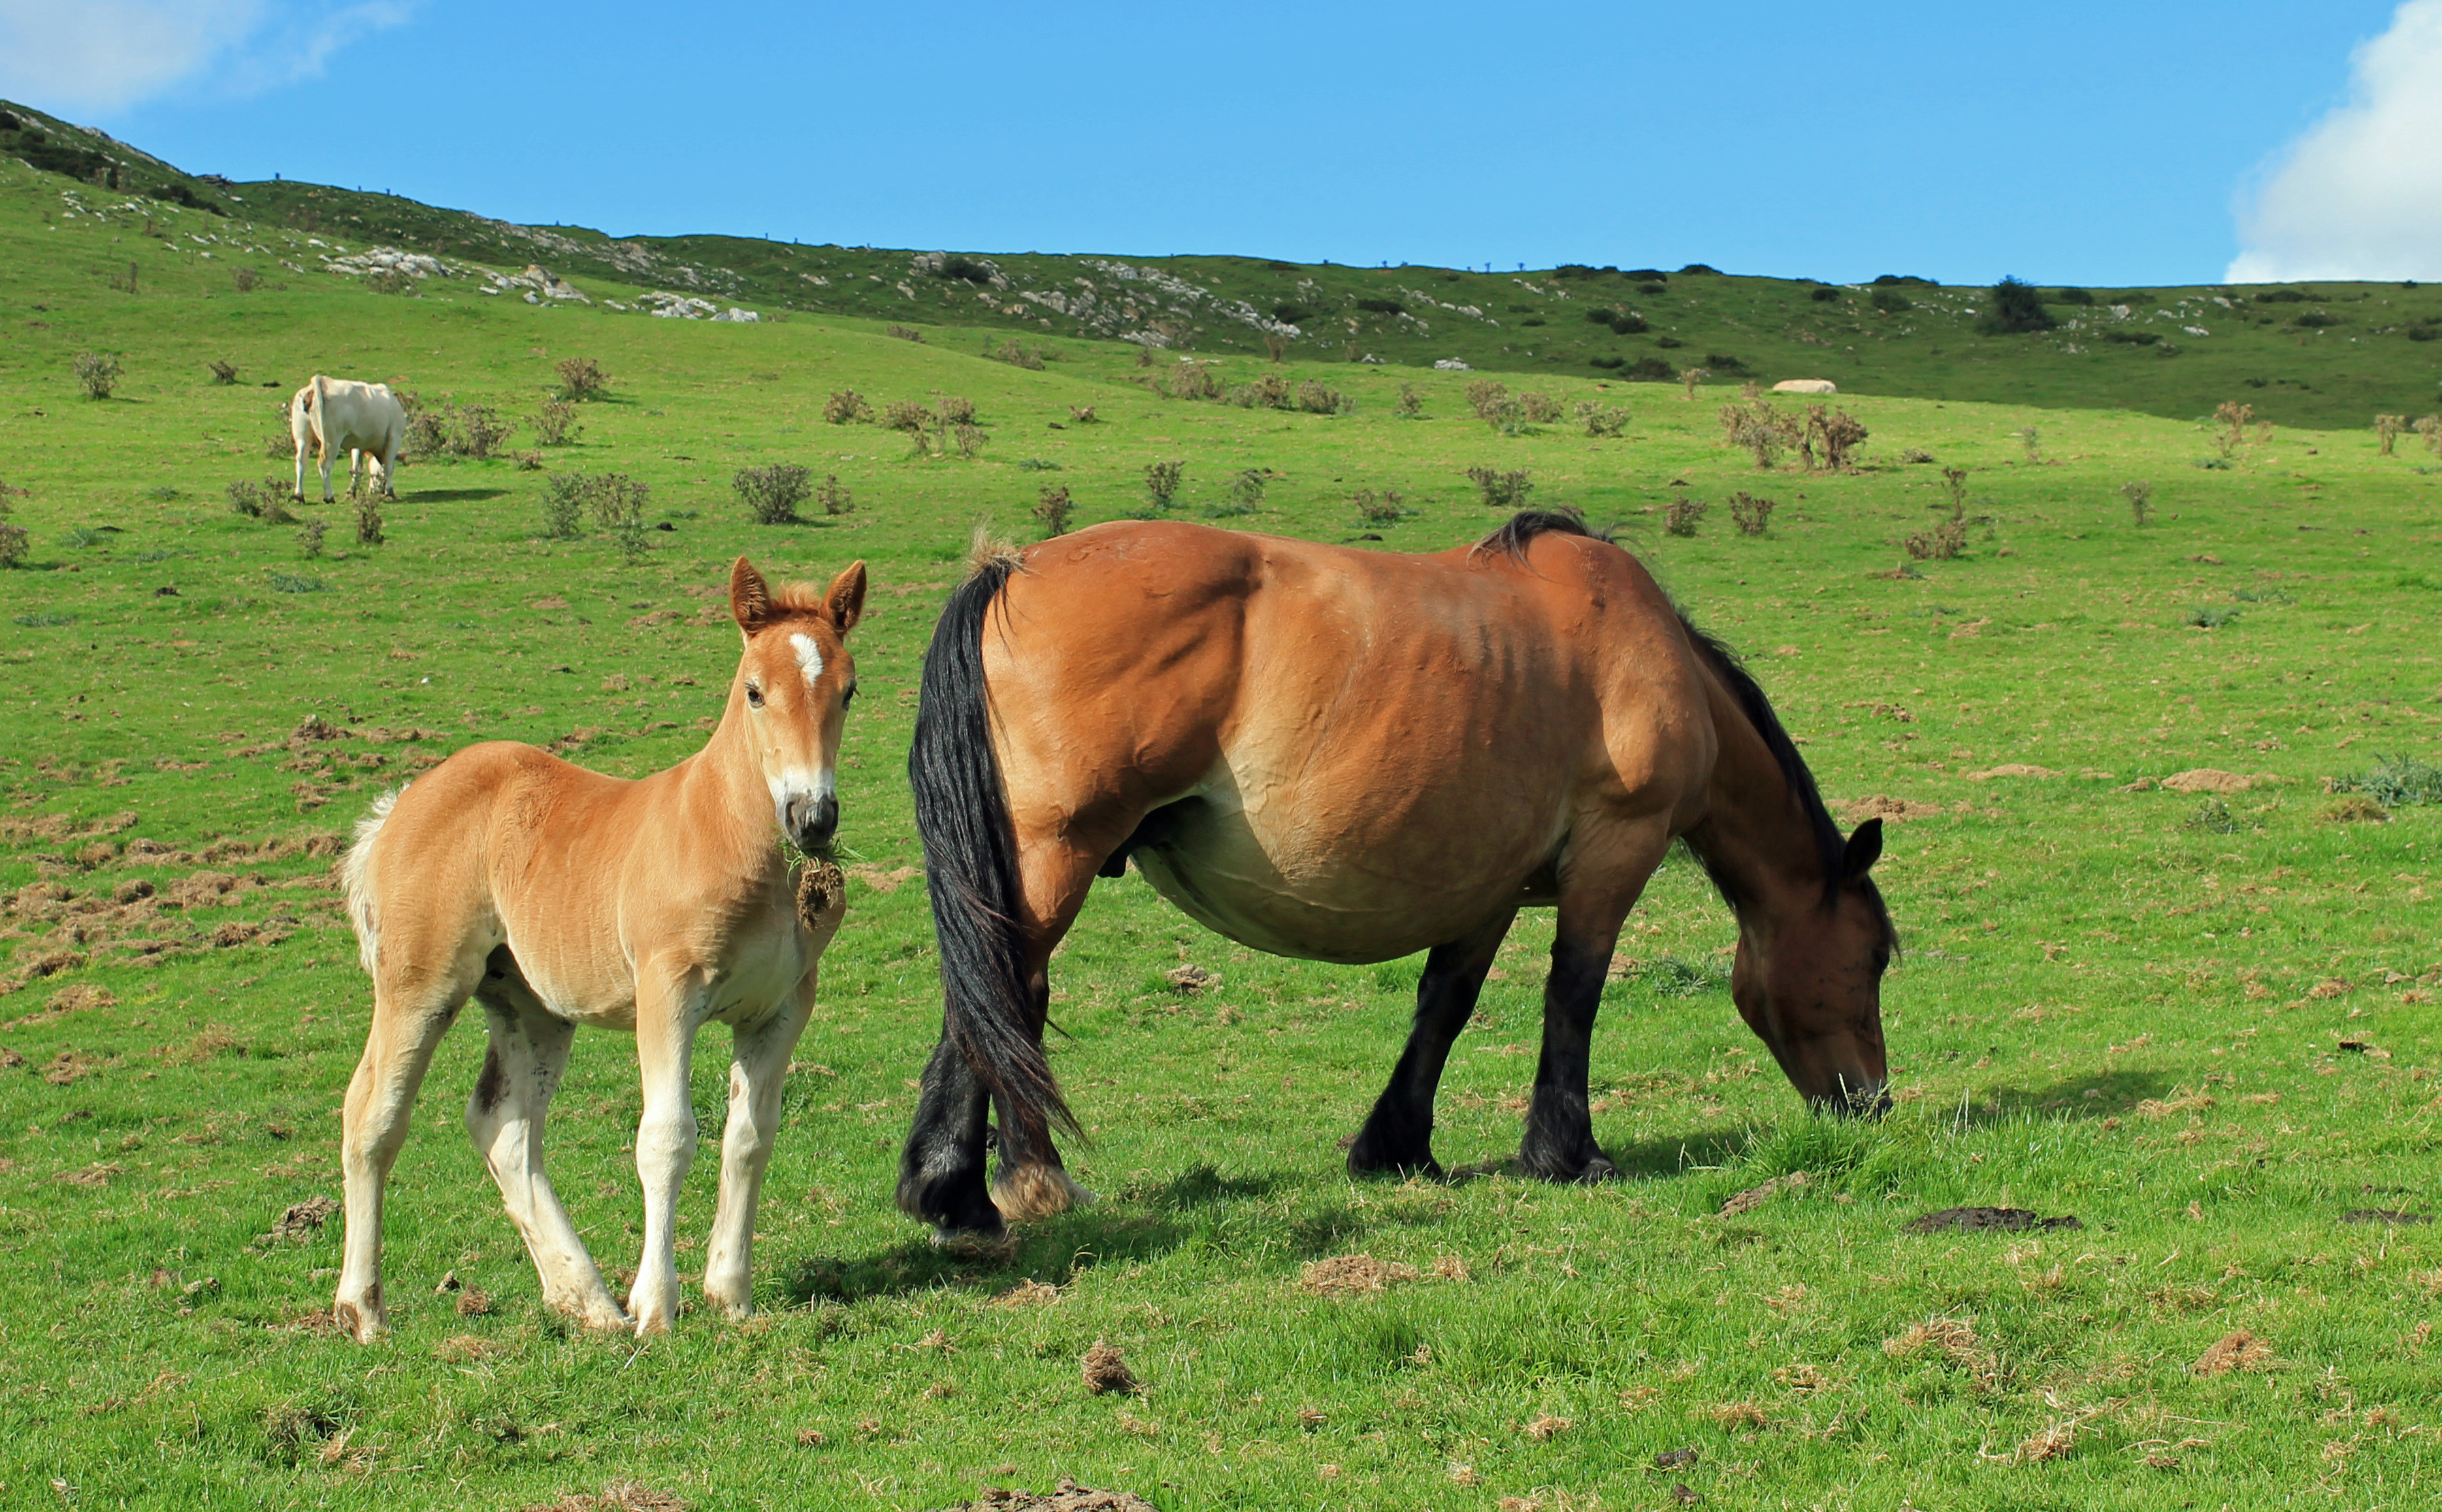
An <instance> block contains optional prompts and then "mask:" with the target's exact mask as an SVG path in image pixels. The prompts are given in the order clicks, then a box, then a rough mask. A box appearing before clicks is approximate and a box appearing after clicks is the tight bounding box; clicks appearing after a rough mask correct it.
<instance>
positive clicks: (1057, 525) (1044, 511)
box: [1033, 484, 1077, 540]
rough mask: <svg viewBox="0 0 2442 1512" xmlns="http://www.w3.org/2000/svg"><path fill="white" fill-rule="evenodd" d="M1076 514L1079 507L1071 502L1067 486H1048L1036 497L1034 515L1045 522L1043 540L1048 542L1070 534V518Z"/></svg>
mask: <svg viewBox="0 0 2442 1512" xmlns="http://www.w3.org/2000/svg"><path fill="white" fill-rule="evenodd" d="M1076 512H1077V506H1076V505H1075V503H1073V502H1072V501H1070V500H1069V498H1068V489H1067V487H1066V484H1053V485H1050V486H1048V487H1046V488H1045V489H1044V490H1043V491H1042V492H1041V493H1040V494H1038V495H1036V496H1035V503H1034V509H1033V514H1034V518H1035V519H1039V520H1041V521H1042V522H1043V538H1044V539H1046V540H1049V539H1050V538H1051V537H1054V536H1066V534H1068V520H1069V518H1070V517H1071V516H1073V515H1074V514H1075V513H1076Z"/></svg>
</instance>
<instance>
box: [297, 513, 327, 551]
mask: <svg viewBox="0 0 2442 1512" xmlns="http://www.w3.org/2000/svg"><path fill="white" fill-rule="evenodd" d="M330 528H331V527H330V526H328V525H326V524H324V523H323V522H322V521H321V520H319V519H309V520H307V521H305V523H303V524H301V525H300V526H298V527H297V549H298V551H300V552H301V553H302V554H303V555H304V556H307V557H315V556H321V555H322V535H323V533H324V532H325V531H327V530H329V529H330Z"/></svg>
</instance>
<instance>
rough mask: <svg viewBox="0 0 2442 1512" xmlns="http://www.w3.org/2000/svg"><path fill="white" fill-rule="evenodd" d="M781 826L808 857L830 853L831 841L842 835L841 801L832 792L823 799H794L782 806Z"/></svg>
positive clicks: (827, 793)
mask: <svg viewBox="0 0 2442 1512" xmlns="http://www.w3.org/2000/svg"><path fill="white" fill-rule="evenodd" d="M780 826H781V828H782V829H786V830H787V831H788V832H789V838H790V839H791V840H793V841H795V842H796V845H797V848H798V849H799V850H802V851H804V852H806V854H808V855H810V856H811V855H817V854H820V853H821V852H823V851H827V850H829V849H830V847H831V838H832V837H833V836H834V835H837V834H838V833H839V798H838V797H837V796H836V795H835V794H832V793H829V792H826V793H824V794H823V795H822V796H821V797H819V798H818V797H815V796H813V795H811V794H807V795H806V796H803V797H795V798H791V799H790V800H789V801H788V802H787V803H785V804H783V805H781V808H780Z"/></svg>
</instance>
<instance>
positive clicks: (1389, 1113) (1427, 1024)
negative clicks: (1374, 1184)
mask: <svg viewBox="0 0 2442 1512" xmlns="http://www.w3.org/2000/svg"><path fill="white" fill-rule="evenodd" d="M1517 917H1518V910H1516V909H1515V908H1512V909H1509V910H1507V911H1505V912H1503V913H1501V914H1498V915H1496V916H1495V917H1493V918H1492V919H1490V920H1487V921H1485V924H1484V925H1483V926H1482V927H1480V928H1478V929H1477V930H1476V931H1475V932H1474V933H1473V934H1470V935H1466V936H1463V937H1461V938H1458V939H1454V940H1452V941H1450V942H1449V943H1448V944H1444V945H1436V946H1434V947H1433V950H1432V954H1431V955H1430V956H1426V957H1425V974H1424V975H1423V976H1421V977H1419V978H1418V979H1417V981H1416V1019H1415V1024H1414V1027H1412V1029H1409V1030H1408V1047H1407V1048H1406V1049H1403V1050H1401V1051H1400V1052H1399V1064H1398V1065H1397V1066H1394V1068H1393V1069H1392V1071H1391V1084H1390V1085H1389V1086H1386V1087H1384V1088H1383V1089H1382V1095H1381V1096H1380V1097H1379V1098H1376V1100H1375V1102H1374V1111H1373V1113H1372V1114H1371V1115H1369V1116H1368V1117H1367V1118H1366V1120H1365V1127H1364V1128H1363V1129H1361V1130H1359V1131H1358V1135H1357V1142H1356V1143H1354V1144H1352V1145H1350V1146H1349V1147H1348V1174H1349V1175H1360V1176H1361V1175H1374V1174H1375V1173H1377V1172H1385V1171H1388V1172H1395V1173H1397V1174H1398V1175H1409V1174H1411V1173H1414V1172H1422V1173H1423V1174H1425V1175H1441V1172H1442V1168H1441V1165H1440V1163H1439V1162H1438V1161H1436V1160H1434V1159H1433V1092H1434V1089H1435V1088H1437V1087H1439V1086H1440V1085H1441V1081H1442V1066H1443V1063H1445V1062H1446V1061H1448V1060H1449V1048H1450V1042H1451V1041H1452V1040H1455V1039H1457V1038H1458V1031H1459V1030H1460V1029H1465V1028H1466V1027H1467V1017H1468V1015H1470V1014H1472V1013H1473V1012H1474V1011H1475V1000H1476V996H1477V994H1478V993H1482V992H1483V991H1484V975H1485V973H1486V972H1488V971H1490V970H1491V969H1492V958H1493V956H1495V955H1496V954H1497V953H1498V952H1499V951H1500V949H1501V941H1502V938H1503V937H1504V936H1505V935H1507V934H1508V933H1509V925H1510V922H1511V920H1515V919H1516V918H1517Z"/></svg>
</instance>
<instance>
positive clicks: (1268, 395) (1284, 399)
mask: <svg viewBox="0 0 2442 1512" xmlns="http://www.w3.org/2000/svg"><path fill="white" fill-rule="evenodd" d="M1292 393H1293V391H1291V389H1290V388H1289V380H1288V379H1286V378H1285V377H1283V376H1281V375H1280V374H1279V373H1259V374H1257V375H1256V377H1255V379H1254V381H1253V382H1251V383H1246V384H1241V385H1240V386H1239V387H1237V388H1235V389H1232V390H1230V403H1231V404H1234V405H1236V406H1237V407H1238V408H1239V409H1241V410H1252V409H1257V408H1261V409H1265V410H1285V409H1287V408H1288V407H1289V405H1290V403H1291V399H1292Z"/></svg>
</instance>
